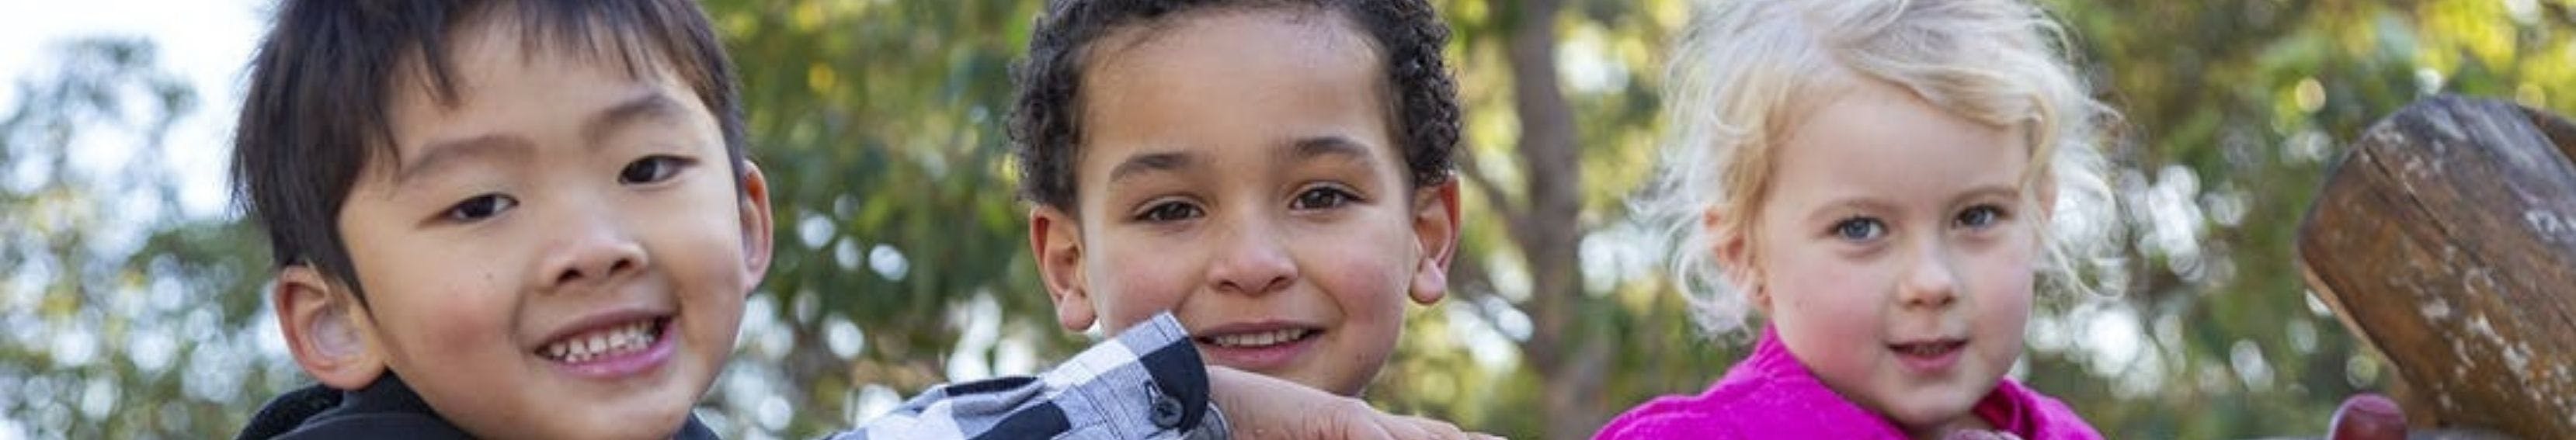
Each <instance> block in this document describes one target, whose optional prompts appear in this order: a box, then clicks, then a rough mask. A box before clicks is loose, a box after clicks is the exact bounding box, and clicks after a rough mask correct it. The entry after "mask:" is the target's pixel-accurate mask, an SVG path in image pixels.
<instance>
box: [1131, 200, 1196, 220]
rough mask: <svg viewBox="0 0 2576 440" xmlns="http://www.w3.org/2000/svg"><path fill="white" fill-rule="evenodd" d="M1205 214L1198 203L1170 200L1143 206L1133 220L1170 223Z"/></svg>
mask: <svg viewBox="0 0 2576 440" xmlns="http://www.w3.org/2000/svg"><path fill="white" fill-rule="evenodd" d="M1206 214H1207V213H1206V212H1205V211H1203V210H1200V209H1199V206H1198V205H1193V204H1190V203H1188V202H1178V201H1171V202H1162V203H1158V204H1155V205H1153V206H1152V207H1148V208H1145V212H1142V213H1137V214H1136V217H1135V220H1136V221H1141V222H1146V223H1170V222H1177V221H1182V220H1189V219H1194V218H1199V217H1201V216H1204V215H1206Z"/></svg>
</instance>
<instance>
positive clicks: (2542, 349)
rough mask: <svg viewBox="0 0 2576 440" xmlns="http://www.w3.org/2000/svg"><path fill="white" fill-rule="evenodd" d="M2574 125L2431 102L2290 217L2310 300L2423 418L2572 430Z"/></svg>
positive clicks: (2343, 167) (2521, 430) (2395, 122)
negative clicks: (2295, 223) (2371, 356)
mask: <svg viewBox="0 0 2576 440" xmlns="http://www.w3.org/2000/svg"><path fill="white" fill-rule="evenodd" d="M2572 156H2576V125H2571V124H2570V123H2569V122H2568V121H2567V120H2565V119H2561V118H2558V117H2555V116H2551V115H2549V114H2547V113H2544V112H2540V111H2536V110H2531V109H2526V108H2522V107H2519V106H2515V105H2513V104H2509V103H2503V102H2497V101H2488V100H2475V99H2466V98H2459V97H2449V96H2443V97H2434V98H2428V99H2426V100H2423V101H2420V102H2417V103H2415V104H2413V105H2409V106H2407V107H2406V108H2404V109H2402V110H2400V111H2399V112H2398V113H2397V114H2396V115H2393V116H2390V117H2389V118H2388V119H2385V120H2382V121H2380V122H2379V123H2378V124H2375V125H2373V126H2372V127H2371V128H2370V129H2369V130H2368V131H2366V132H2365V133H2364V134H2363V136H2362V137H2361V139H2360V140H2359V142H2358V143H2357V144H2356V145H2355V146H2354V148H2353V150H2352V151H2351V153H2349V155H2348V156H2347V157H2345V158H2344V159H2343V161H2342V162H2341V163H2339V164H2337V165H2336V166H2335V169H2334V170H2333V171H2332V172H2331V175H2330V176H2329V177H2328V178H2327V180H2326V183H2325V188H2324V190H2323V191H2322V192H2321V193H2319V195H2318V196H2317V200H2316V204H2315V205H2314V206H2313V207H2311V208H2310V210H2309V211H2308V216H2307V219H2306V220H2305V221H2304V222H2303V223H2302V224H2301V225H2300V227H2299V238H2298V240H2299V243H2298V250H2299V259H2300V262H2301V266H2300V268H2301V271H2303V272H2304V273H2303V275H2304V276H2306V277H2307V281H2308V285H2309V286H2310V287H2311V288H2313V289H2314V290H2315V291H2316V293H2317V296H2318V297H2319V299H2321V300H2323V301H2324V302H2326V303H2327V304H2329V305H2330V306H2332V307H2333V308H2334V309H2335V314H2336V316H2338V317H2341V318H2342V319H2343V320H2344V324H2345V326H2346V327H2348V328H2351V329H2353V330H2354V331H2355V332H2356V333H2357V334H2360V335H2362V336H2363V339H2364V340H2366V341H2367V342H2368V343H2369V344H2370V345H2371V346H2373V347H2374V348H2376V349H2377V350H2378V351H2379V352H2381V353H2383V354H2385V355H2387V357H2388V359H2389V361H2390V362H2391V363H2393V364H2395V365H2394V366H2395V367H2396V370H2397V372H2398V377H2399V378H2400V379H2401V380H2402V382H2403V383H2404V385H2403V387H2404V388H2405V389H2402V390H2399V394H2400V398H2401V399H2400V401H2401V404H2402V405H2404V406H2406V412H2407V413H2408V416H2409V417H2408V419H2409V420H2410V421H2412V422H2413V423H2414V424H2415V425H2416V426H2419V427H2430V426H2463V427H2478V428H2485V429H2493V430H2496V431H2499V432H2503V433H2506V434H2509V435H2513V436H2516V437H2521V438H2531V439H2576V162H2571V161H2570V159H2569V158H2570V157H2572Z"/></svg>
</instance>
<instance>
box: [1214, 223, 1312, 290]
mask: <svg viewBox="0 0 2576 440" xmlns="http://www.w3.org/2000/svg"><path fill="white" fill-rule="evenodd" d="M1237 223H1238V224H1239V226H1237V227H1234V228H1230V229H1229V230H1228V231H1227V232H1226V233H1225V234H1223V236H1222V237H1218V239H1217V240H1215V242H1216V243H1218V249H1217V252H1216V253H1215V258H1214V259H1213V261H1210V262H1209V264H1208V279H1209V281H1210V282H1212V283H1214V284H1215V287H1216V290H1217V291H1220V292H1234V293H1240V294H1246V295H1262V294H1268V293H1270V292H1275V291H1279V290H1284V289H1287V288H1288V286H1289V285H1291V284H1294V283H1296V280H1297V262H1296V260H1294V259H1292V258H1290V257H1289V255H1288V248H1287V246H1286V243H1285V242H1284V241H1285V240H1284V239H1283V237H1280V234H1279V233H1278V231H1277V229H1276V228H1273V227H1271V226H1270V225H1269V224H1267V223H1266V222H1263V221H1259V220H1253V221H1244V222H1237Z"/></svg>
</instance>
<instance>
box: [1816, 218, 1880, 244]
mask: <svg viewBox="0 0 2576 440" xmlns="http://www.w3.org/2000/svg"><path fill="white" fill-rule="evenodd" d="M1829 232H1831V233H1832V234H1833V235H1834V238H1840V239H1842V240H1843V241H1849V242H1867V241H1872V240H1877V239H1878V238H1879V237H1885V236H1887V223H1886V222H1881V221H1879V220H1878V219H1875V218H1869V217H1852V218H1847V219H1843V220H1842V221H1839V222H1834V227H1833V230H1832V231H1829Z"/></svg>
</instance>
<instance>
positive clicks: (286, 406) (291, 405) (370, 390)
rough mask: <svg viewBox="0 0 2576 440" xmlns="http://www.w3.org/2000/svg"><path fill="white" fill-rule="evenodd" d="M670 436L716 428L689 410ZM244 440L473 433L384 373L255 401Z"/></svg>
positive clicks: (706, 434)
mask: <svg viewBox="0 0 2576 440" xmlns="http://www.w3.org/2000/svg"><path fill="white" fill-rule="evenodd" d="M675 434H676V435H674V436H673V438H679V439H714V438H716V435H715V432H714V431H710V430H708V429H707V426H706V425H705V424H701V423H698V418H697V416H690V417H689V421H688V423H686V424H683V425H681V426H680V432H678V433H675ZM237 438H240V439H244V440H254V439H341V438H369V439H466V438H473V436H471V435H467V434H466V433H465V431H464V430H462V429H457V427H456V425H453V424H449V423H447V419H445V418H441V417H439V416H438V413H437V412H435V411H431V410H430V409H429V403H428V402H423V401H421V400H420V395H419V394H416V393H413V392H412V391H411V386H409V385H404V384H403V381H402V378H399V377H394V375H393V374H391V373H387V374H385V376H384V378H381V379H376V382H375V383H372V384H368V385H367V387H366V388H363V389H359V390H356V391H340V390H335V389H331V388H330V387H325V386H322V385H320V384H315V385H313V386H308V387H304V388H302V389H297V390H295V391H292V392H288V393H286V394H285V395H280V396H277V399H274V400H270V401H268V405H266V406H263V407H260V409H259V414H256V415H252V416H251V418H250V425H249V426H244V427H242V432H241V436H240V437H237Z"/></svg>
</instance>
